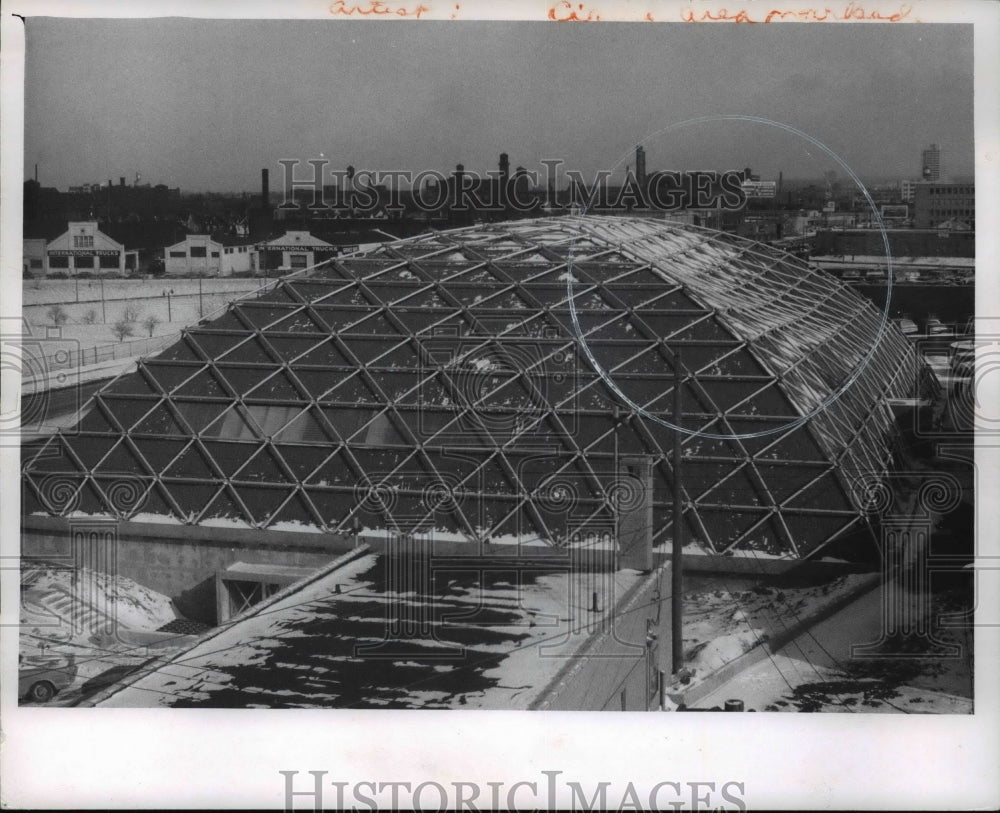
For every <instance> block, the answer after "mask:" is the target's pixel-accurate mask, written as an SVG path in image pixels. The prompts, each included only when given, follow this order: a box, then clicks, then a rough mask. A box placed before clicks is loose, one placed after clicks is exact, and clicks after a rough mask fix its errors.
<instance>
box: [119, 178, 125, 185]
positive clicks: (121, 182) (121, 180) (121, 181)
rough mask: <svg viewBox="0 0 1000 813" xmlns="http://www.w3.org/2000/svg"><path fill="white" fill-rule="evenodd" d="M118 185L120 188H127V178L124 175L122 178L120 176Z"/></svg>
mask: <svg viewBox="0 0 1000 813" xmlns="http://www.w3.org/2000/svg"><path fill="white" fill-rule="evenodd" d="M118 185H119V186H125V176H124V175H122V176H120V177H119V178H118Z"/></svg>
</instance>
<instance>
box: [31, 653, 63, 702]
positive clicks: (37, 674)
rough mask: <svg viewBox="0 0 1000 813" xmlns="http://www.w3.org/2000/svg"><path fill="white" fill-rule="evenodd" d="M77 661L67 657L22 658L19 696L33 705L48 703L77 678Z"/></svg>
mask: <svg viewBox="0 0 1000 813" xmlns="http://www.w3.org/2000/svg"><path fill="white" fill-rule="evenodd" d="M76 670H77V666H76V661H75V659H74V657H73V655H72V653H71V654H69V655H67V656H66V657H62V656H59V655H52V656H34V657H31V656H28V657H25V656H23V655H22V656H21V658H20V660H19V663H18V669H17V695H18V697H19V698H23V699H25V700H29V701H30V702H32V703H47V702H49V701H50V700H51V699H52V698H53V697H55V696H56V694H58V693H59V692H61V691H62V690H63V689H65V688H66V687H67V686H69V685H70V684H72V683H73V680H74V679H75V678H76Z"/></svg>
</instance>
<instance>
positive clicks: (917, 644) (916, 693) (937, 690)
mask: <svg viewBox="0 0 1000 813" xmlns="http://www.w3.org/2000/svg"><path fill="white" fill-rule="evenodd" d="M849 578H857V577H849ZM842 587H843V585H842ZM810 594H811V595H810ZM689 598H690V597H689ZM760 598H761V600H763V599H765V598H767V596H764V595H761V596H760ZM773 598H774V599H777V596H773ZM819 598H820V597H819V596H818V595H816V594H815V589H811V590H810V591H807V592H806V593H805V594H802V593H801V591H791V590H787V591H784V600H783V601H781V602H777V601H775V606H776V607H782V606H783V607H786V608H790V609H792V610H793V611H794V612H796V613H797V614H799V615H800V616H801V615H805V614H807V613H809V612H810V608H811V607H815V606H816V605H815V602H816V601H817V600H818V599H819ZM882 600H883V594H882V589H881V587H879V588H876V589H875V590H873V591H871V592H869V593H866V594H865V595H863V596H861V597H860V598H859V599H857V600H856V601H854V602H852V603H850V604H849V605H847V606H846V607H845V608H843V609H842V610H840V611H838V612H837V613H835V614H834V615H832V616H831V617H830V618H828V619H826V620H824V621H821V622H819V623H818V624H816V625H815V626H814V627H812V628H810V629H808V630H806V631H805V632H804V633H802V634H800V635H798V636H796V637H795V638H794V639H793V640H791V641H790V642H789V643H787V644H786V645H785V646H783V647H781V648H780V649H779V650H778V651H776V652H773V653H768V654H767V657H764V658H762V659H760V660H759V661H757V662H756V663H755V664H753V665H752V666H749V667H748V668H747V669H745V670H743V671H741V672H739V673H738V674H736V675H735V676H734V677H733V678H731V679H730V680H729V681H727V682H726V683H724V684H722V685H721V686H719V687H718V688H716V689H715V690H714V691H712V692H711V693H710V694H707V695H706V696H704V697H702V698H700V699H699V700H698V701H697V702H696V703H694V704H693V707H694V708H699V709H705V708H714V707H721V706H722V705H723V704H724V703H725V701H726V700H729V699H739V700H742V701H743V703H744V706H745V708H746V709H747V710H750V709H753V710H755V711H786V712H813V711H817V712H818V711H822V712H842V713H852V712H853V713H857V712H876V713H891V714H901V713H903V714H912V713H924V714H970V713H971V712H972V710H973V685H972V676H973V670H972V654H973V653H972V634H971V629H965V628H962V627H938V628H937V629H934V626H931V627H930V628H931V629H934V636H935V637H936V638H937V639H938V640H940V641H942V642H944V643H946V644H949V645H952V646H956V647H957V649H956V650H955V651H954V652H953V653H951V654H942V652H941V651H938V652H937V654H935V653H934V651H933V650H934V647H933V646H930V645H928V642H927V641H926V640H922V639H920V638H911V639H909V641H908V642H907V643H906V645H905V648H906V649H907V651H906V652H905V653H900V652H896V651H895V650H894V648H893V646H892V645H891V644H890V643H889V642H885V641H882V642H881V643H880V641H881V639H882V632H883V629H882V625H883V618H885V610H884V608H883V606H882ZM768 604H770V602H768ZM759 607H760V604H759V602H757V601H753V600H751V601H750V602H749V603H748V605H747V607H745V608H744V609H745V610H746V611H747V612H746V619H744V618H743V617H740V618H739V620H738V623H739V624H749V625H750V626H753V627H756V628H757V629H756V630H755V633H756V635H758V636H759V637H763V635H765V634H767V627H766V624H765V623H762V621H761V619H760V617H759V616H758V615H757V613H756V609H757V608H759ZM956 609H959V607H958V604H956V603H955V596H954V595H952V594H948V593H944V594H933V598H932V602H931V606H930V608H929V609H928V612H929V614H930V616H931V617H932V618H933V617H937V616H938V615H939V614H941V613H943V612H955V610H956ZM708 612H709V611H708V610H707V609H706V615H707V614H708ZM742 612H743V611H741V610H737V611H736V613H735V614H734V615H740V614H741V613H742ZM717 618H719V619H724V614H721V615H719V616H717ZM790 618H794V616H791V617H790ZM730 622H731V623H735V622H733V619H732V618H731V619H730ZM731 623H727V624H721V625H713V624H712V623H711V622H709V621H708V620H707V619H702V620H701V621H699V622H696V624H695V628H696V629H698V630H699V631H698V633H697V636H703V635H708V636H711V635H713V634H714V632H710V631H709V630H712V629H713V628H714V629H715V630H718V629H719V628H720V627H721V628H722V629H723V630H725V629H728V628H730V626H731ZM698 624H701V626H700V627H699V626H698ZM687 640H688V639H687V636H685V641H686V642H687ZM720 640H721V641H723V642H728V643H724V644H723V646H724V648H728V650H729V651H728V652H727V656H729V657H733V656H738V655H739V654H740V652H739V649H740V646H739V644H740V643H745V642H747V640H748V639H747V634H746V633H739V632H729V633H726V632H723V637H722V638H721V639H713V640H712V642H711V643H710V644H709V645H707V646H706V649H709V648H710V647H711V648H712V649H713V650H714V648H715V646H716V644H717V643H718V641H720ZM872 643H875V644H876V646H874V647H871V648H866V649H858V647H862V646H865V645H868V644H872ZM692 665H693V666H694V667H695V669H696V670H697V668H698V666H700V664H699V662H698V658H697V655H696V656H695V660H694V662H693V664H692Z"/></svg>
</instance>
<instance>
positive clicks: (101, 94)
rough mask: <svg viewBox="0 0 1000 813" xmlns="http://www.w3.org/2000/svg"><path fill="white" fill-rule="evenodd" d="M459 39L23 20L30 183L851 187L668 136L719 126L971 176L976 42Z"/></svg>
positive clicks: (350, 29)
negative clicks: (297, 175) (604, 177)
mask: <svg viewBox="0 0 1000 813" xmlns="http://www.w3.org/2000/svg"><path fill="white" fill-rule="evenodd" d="M487 25H488V26H489V29H487V27H486V26H487ZM460 26H461V27H460V28H459V26H458V25H456V24H447V23H429V22H424V23H420V24H406V23H403V24H402V25H400V24H392V23H387V24H383V23H365V24H338V23H332V22H326V21H308V22H307V21H296V22H289V21H212V20H180V19H160V20H80V19H76V20H69V19H57V18H29V20H28V22H27V57H26V60H27V61H26V83H25V163H24V173H25V178H26V179H27V178H30V177H33V173H34V165H35V164H36V163H37V164H38V165H39V180H40V182H41V183H42V185H44V186H55V187H56V188H59V189H66V188H68V187H69V186H71V185H79V184H82V183H93V182H100V183H104V182H106V181H107V179H108V178H111V179H112V180H113V182H114V183H117V182H118V178H119V177H121V176H125V177H126V179H127V181H128V182H131V181H132V180H133V178H134V176H135V173H136V172H139V173H141V175H142V179H143V181H144V182H145V181H148V182H150V183H154V184H156V183H164V184H166V185H168V186H171V187H177V186H179V187H180V188H181V189H182V190H184V191H185V192H188V191H190V192H201V191H235V192H240V191H253V190H255V189H257V188H258V186H259V184H258V180H257V179H258V178H259V171H260V168H261V167H270V168H271V170H272V177H273V178H274V181H273V188H274V189H275V190H278V189H279V188H280V187H279V185H278V184H279V182H280V179H279V177H278V176H277V174H276V170H278V169H279V168H280V167H279V165H278V161H280V160H282V159H297V160H299V161H301V162H306V161H309V160H310V159H317V158H323V159H325V160H328V161H329V162H330V164H329V167H328V169H342V168H343V167H345V166H347V165H348V164H352V165H354V166H355V167H358V168H359V169H360V168H366V169H379V170H410V171H412V172H414V173H417V172H420V171H422V170H427V169H433V170H438V171H444V172H447V171H450V170H452V169H453V168H454V166H455V165H456V164H458V163H462V164H463V165H464V166H465V168H466V169H467V170H469V171H472V172H477V173H479V174H481V175H483V174H485V173H486V172H487V171H490V170H495V168H496V162H497V158H498V156H499V154H500V153H501V152H507V153H508V154H509V155H510V157H511V164H512V166H517V165H522V166H525V167H527V168H528V169H536V170H542V169H543V168H542V166H541V162H542V161H544V160H546V159H560V160H562V161H564V165H563V168H564V169H575V170H578V171H580V172H583V173H584V174H585V175H586V176H592V175H593V174H595V173H597V172H598V171H600V170H612V171H614V172H615V175H616V176H618V177H620V176H621V175H622V174H623V172H624V170H625V168H626V167H628V166H631V165H632V162H633V160H634V158H633V156H634V149H635V146H636V144H639V143H642V144H643V145H644V146H645V150H646V155H647V168H648V171H655V170H659V169H683V170H691V169H700V168H705V169H719V170H725V169H734V168H742V167H744V166H750V167H752V168H753V169H754V172H755V173H759V174H760V175H761V177H764V178H776V177H777V175H778V173H779V172H782V173H783V175H784V177H785V179H786V180H795V179H804V178H814V177H821V176H822V175H823V173H824V172H826V171H827V170H834V171H836V172H837V174H838V175H839V176H840V177H841V178H842V179H846V178H847V173H846V172H845V170H844V169H843V167H841V166H838V164H837V163H836V162H835V161H834V160H833V159H831V158H830V157H829V156H828V155H825V154H824V153H823V151H822V150H821V149H818V148H817V147H816V146H815V145H812V144H810V143H809V142H808V141H806V140H804V139H802V138H800V137H799V136H796V135H794V134H792V133H790V132H788V131H784V130H781V129H778V128H775V127H770V126H767V125H765V124H761V123H755V122H751V121H736V120H725V121H720V120H711V121H703V122H701V123H694V124H682V123H683V122H690V121H691V120H692V119H699V118H706V117H713V116H720V115H737V116H740V115H741V116H747V117H754V118H756V119H769V120H773V121H775V122H777V123H779V124H780V125H782V126H785V127H789V128H795V129H797V130H801V131H802V132H804V133H805V134H807V135H808V136H810V137H811V138H814V139H816V140H817V141H818V142H821V143H822V144H824V145H825V146H826V147H827V148H828V149H829V150H831V151H832V152H834V153H835V154H836V155H838V156H839V157H840V158H841V159H842V160H843V161H844V163H845V165H846V166H849V167H850V169H851V170H852V171H854V172H855V173H857V174H858V175H859V176H860V177H862V178H864V179H866V180H868V181H876V180H880V179H889V178H893V177H896V178H914V179H915V178H919V174H920V159H921V152H922V150H924V149H926V148H927V146H928V145H929V144H931V143H936V144H939V145H940V146H941V148H942V153H943V156H944V158H943V163H944V166H943V168H942V171H943V174H944V175H945V176H970V175H972V174H973V172H974V166H973V149H972V128H971V121H972V110H973V98H972V84H973V82H972V27H971V26H960V25H936V26H926V27H916V26H900V27H893V28H888V29H886V27H884V26H877V27H860V28H859V27H850V30H848V28H845V27H826V26H801V27H796V30H795V32H794V34H792V35H791V36H790V35H789V30H788V26H784V27H783V30H782V33H781V35H780V36H778V33H777V29H773V28H771V29H766V28H763V27H740V28H739V29H736V28H733V27H727V26H705V27H703V28H702V27H698V28H697V29H696V28H692V27H686V28H685V27H682V26H680V25H660V26H643V25H640V24H635V25H633V24H616V25H606V26H591V27H580V26H577V27H573V31H572V32H570V31H569V29H568V28H566V27H551V26H545V24H544V23H518V22H513V23H502V24H498V23H489V24H487V23H472V22H465V23H461V24H460ZM543 26H545V27H544V28H543ZM584 29H586V30H584ZM487 30H488V31H489V32H490V34H489V36H488V37H487V36H486V31H487ZM456 32H461V33H460V35H457V36H456ZM80 37H83V38H85V39H86V41H88V42H91V43H93V44H94V47H93V48H91V49H88V50H85V51H82V52H81V51H79V50H75V49H73V48H72V42H73V41H74V40H75V39H77V38H80ZM623 53H624V54H626V55H627V56H628V58H627V59H625V60H624V61H623V59H622V54H623ZM706 55H710V56H711V59H706ZM623 62H624V64H623ZM776 65H777V69H776ZM499 66H502V68H503V70H498V67H499ZM663 77H667V81H663ZM677 77H680V79H681V81H677ZM845 96H846V97H847V98H846V99H845V98H844V97H845ZM664 130H666V131H665V132H664ZM887 133H888V135H887ZM302 169H303V171H304V170H307V169H309V168H308V166H307V165H305V164H304V163H303V167H302ZM327 182H328V183H332V182H333V178H332V177H330V178H328V179H327Z"/></svg>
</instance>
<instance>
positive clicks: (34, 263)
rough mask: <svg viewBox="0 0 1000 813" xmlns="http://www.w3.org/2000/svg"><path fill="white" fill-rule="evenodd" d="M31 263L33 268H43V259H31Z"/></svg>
mask: <svg viewBox="0 0 1000 813" xmlns="http://www.w3.org/2000/svg"><path fill="white" fill-rule="evenodd" d="M30 265H31V267H32V268H41V267H42V261H41V260H30Z"/></svg>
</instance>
